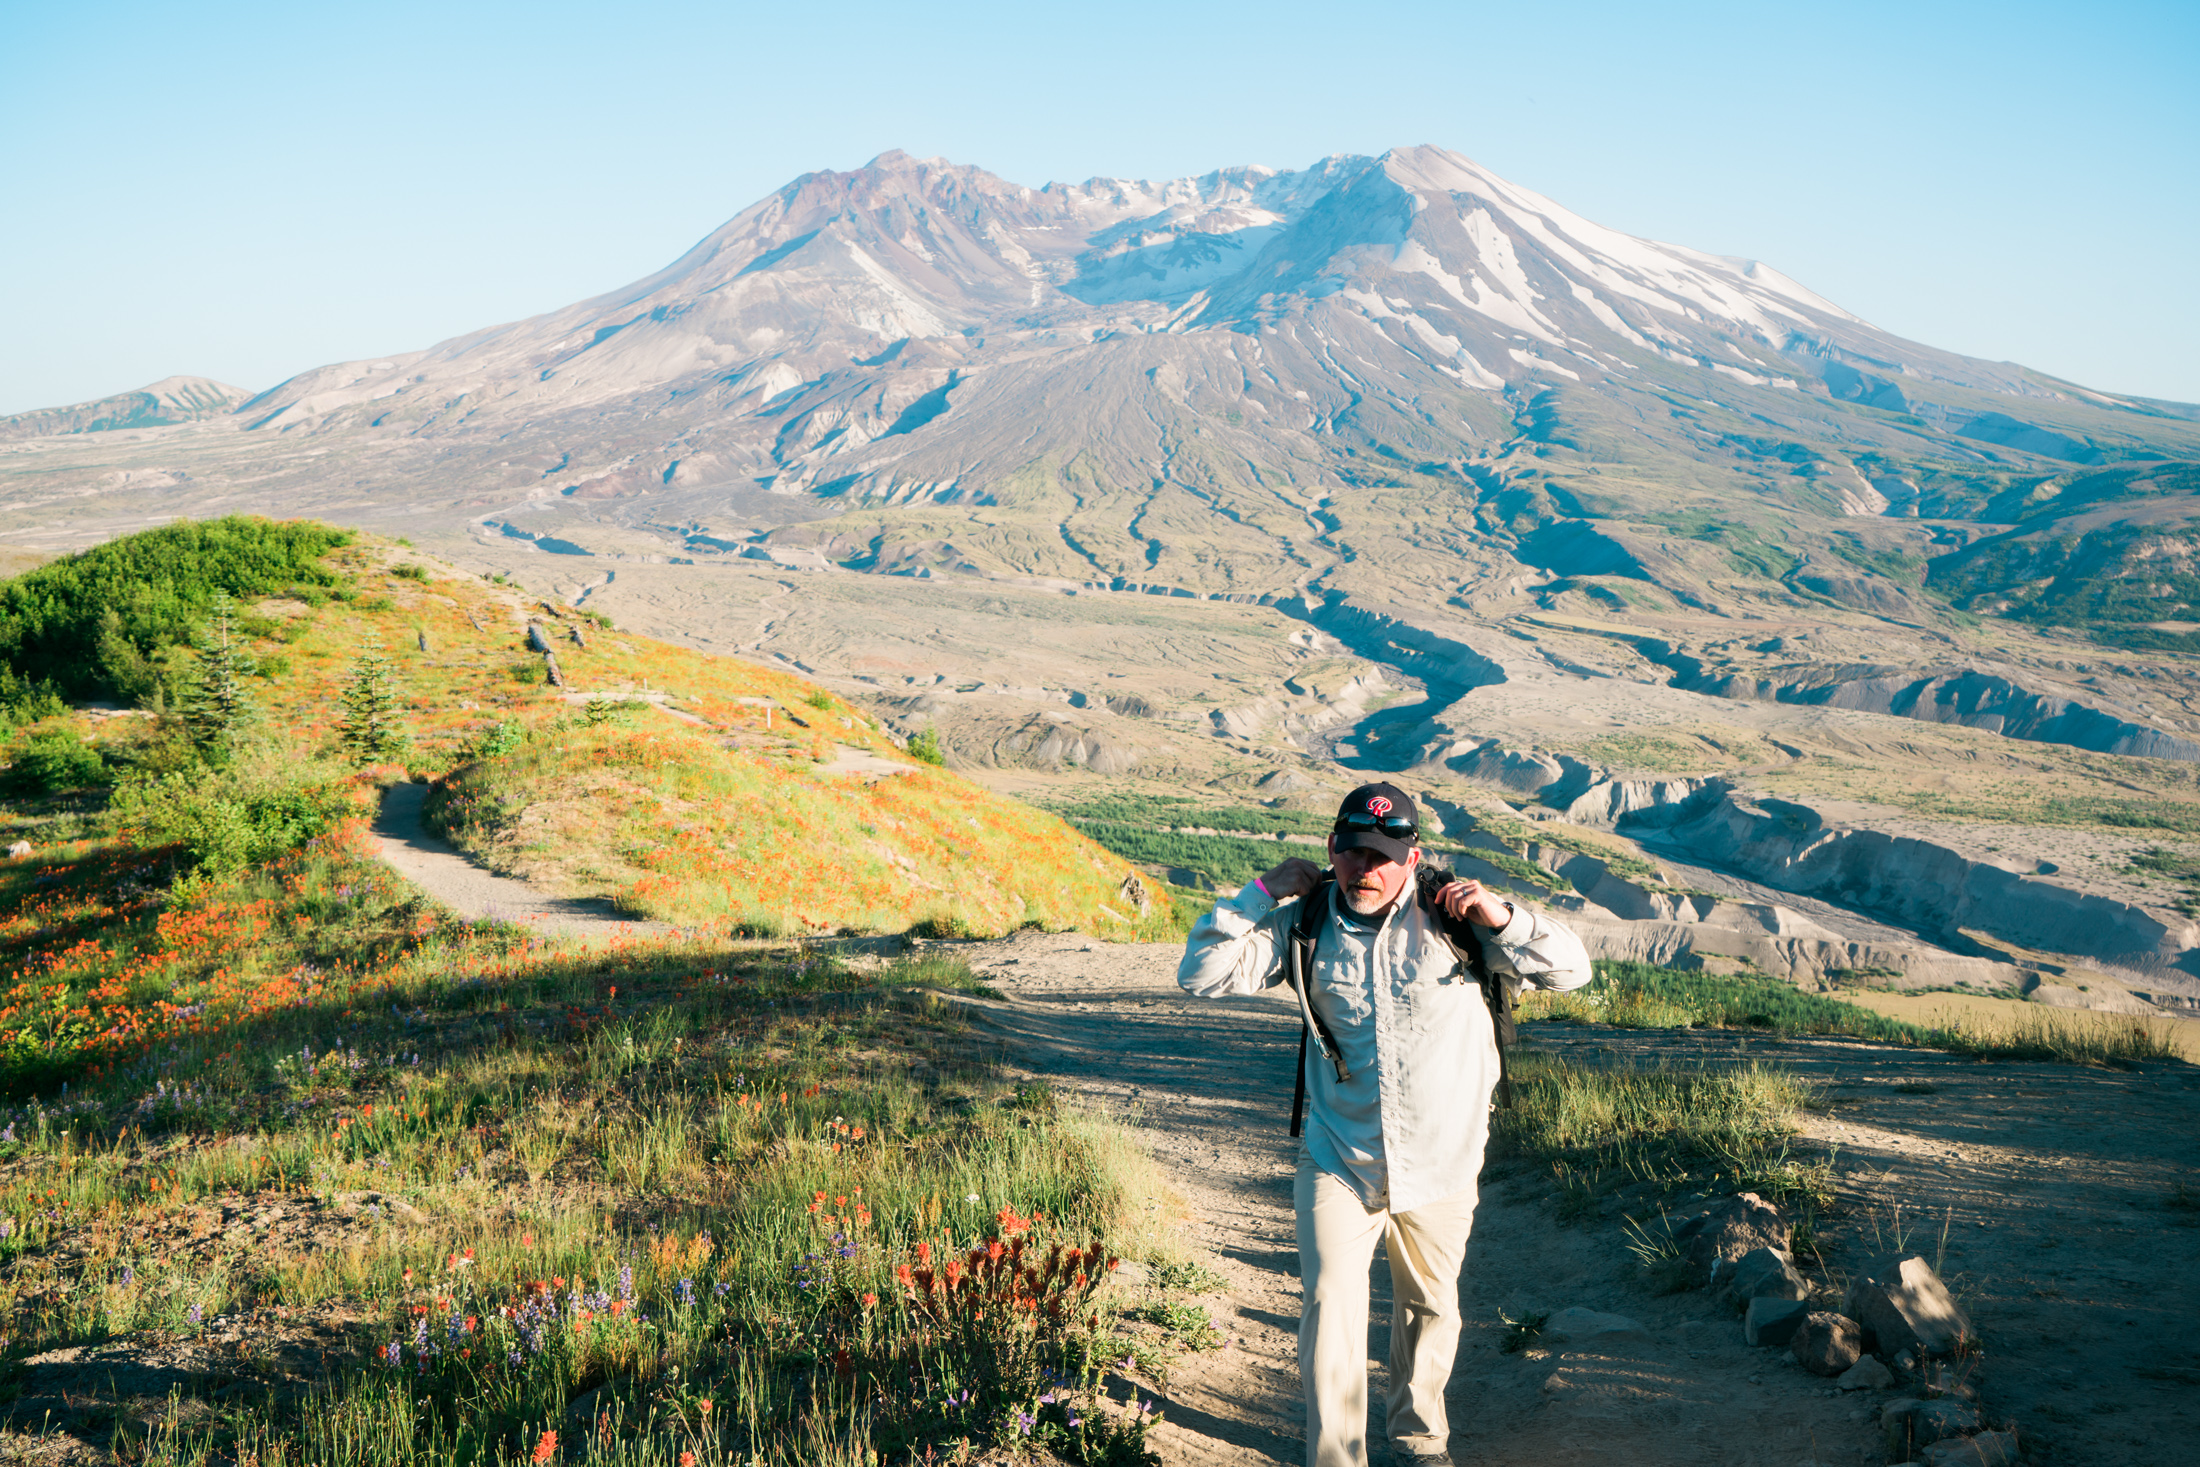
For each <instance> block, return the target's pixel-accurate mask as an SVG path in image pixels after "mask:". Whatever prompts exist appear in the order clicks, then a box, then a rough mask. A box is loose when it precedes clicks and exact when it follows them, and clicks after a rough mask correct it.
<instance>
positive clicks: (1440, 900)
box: [1270, 862, 1513, 928]
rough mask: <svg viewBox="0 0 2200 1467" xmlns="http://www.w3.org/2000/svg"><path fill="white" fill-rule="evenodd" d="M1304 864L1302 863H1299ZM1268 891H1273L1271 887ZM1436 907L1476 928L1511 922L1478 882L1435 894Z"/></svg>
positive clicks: (1458, 883) (1509, 910)
mask: <svg viewBox="0 0 2200 1467" xmlns="http://www.w3.org/2000/svg"><path fill="white" fill-rule="evenodd" d="M1301 864H1302V865H1303V864H1304V863H1303V862H1302V863H1301ZM1270 890H1274V888H1273V887H1271V888H1270ZM1436 905H1438V906H1439V907H1442V908H1443V909H1444V911H1445V913H1446V914H1447V915H1449V916H1451V917H1453V918H1455V919H1458V920H1461V921H1466V922H1472V923H1473V924H1474V925H1475V926H1477V927H1491V928H1496V927H1503V926H1504V925H1505V924H1506V923H1507V922H1510V921H1511V920H1512V916H1513V914H1512V908H1511V907H1508V906H1506V905H1505V904H1504V903H1503V902H1501V901H1499V900H1498V899H1497V897H1496V895H1495V894H1494V893H1492V892H1491V891H1490V890H1489V889H1488V888H1486V887H1484V886H1483V885H1482V883H1481V882H1479V881H1454V882H1452V883H1451V884H1450V885H1449V886H1447V887H1445V888H1443V890H1441V891H1439V892H1437V893H1436Z"/></svg>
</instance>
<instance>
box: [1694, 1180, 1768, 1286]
mask: <svg viewBox="0 0 2200 1467" xmlns="http://www.w3.org/2000/svg"><path fill="white" fill-rule="evenodd" d="M1673 1241H1674V1242H1675V1243H1678V1244H1679V1245H1680V1247H1681V1250H1682V1254H1681V1256H1682V1258H1683V1259H1684V1260H1685V1262H1686V1264H1687V1268H1688V1280H1689V1282H1690V1283H1692V1284H1694V1285H1696V1286H1697V1287H1699V1288H1700V1287H1702V1286H1703V1285H1704V1284H1707V1283H1709V1282H1710V1281H1711V1271H1712V1269H1713V1268H1715V1267H1716V1266H1717V1265H1718V1264H1719V1263H1721V1262H1722V1261H1724V1262H1732V1261H1733V1260H1736V1259H1739V1258H1741V1257H1742V1256H1743V1255H1744V1254H1746V1253H1753V1252H1755V1251H1756V1250H1757V1249H1759V1248H1776V1249H1778V1250H1779V1251H1781V1252H1782V1253H1785V1252H1786V1251H1787V1245H1788V1223H1787V1219H1786V1218H1784V1217H1782V1216H1780V1209H1779V1208H1777V1207H1774V1206H1773V1205H1772V1204H1771V1203H1769V1202H1767V1201H1765V1200H1764V1199H1763V1198H1762V1197H1759V1196H1758V1195H1757V1194H1756V1193H1754V1192H1743V1193H1741V1194H1739V1195H1737V1196H1734V1197H1729V1198H1728V1199H1726V1201H1724V1202H1721V1203H1719V1204H1718V1205H1717V1206H1715V1207H1713V1208H1712V1209H1711V1210H1710V1211H1708V1212H1704V1213H1701V1214H1699V1215H1697V1216H1695V1217H1692V1218H1690V1219H1689V1220H1688V1221H1687V1222H1684V1223H1682V1224H1681V1225H1680V1226H1679V1227H1677V1228H1675V1229H1674V1230H1673Z"/></svg>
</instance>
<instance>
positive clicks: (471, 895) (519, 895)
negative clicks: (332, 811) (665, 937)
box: [374, 784, 672, 938]
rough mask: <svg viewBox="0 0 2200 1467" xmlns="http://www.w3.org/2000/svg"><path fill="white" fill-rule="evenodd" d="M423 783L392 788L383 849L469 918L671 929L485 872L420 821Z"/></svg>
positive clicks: (570, 927) (590, 932)
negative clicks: (435, 835) (431, 833)
mask: <svg viewBox="0 0 2200 1467" xmlns="http://www.w3.org/2000/svg"><path fill="white" fill-rule="evenodd" d="M427 801H428V787H427V786H426V785H424V784H399V785H392V786H391V787H390V788H389V790H388V792H387V793H385V794H384V795H383V796H382V809H381V812H380V814H378V815H377V816H376V817H375V821H374V839H375V845H376V847H377V848H378V854H379V855H380V856H381V858H382V859H383V860H384V861H385V862H387V863H388V864H389V866H390V867H391V869H393V870H394V871H396V872H397V874H398V875H400V876H402V877H404V878H405V879H406V880H407V881H410V882H411V883H412V884H413V885H415V886H417V887H419V888H420V889H421V890H422V891H424V892H426V893H427V894H428V895H429V896H431V897H434V898H435V899H436V900H437V901H439V902H441V903H442V904H443V905H444V906H446V907H449V908H450V909H451V910H452V911H454V912H456V913H458V914H459V915H460V916H462V917H464V918H466V919H467V920H468V921H469V922H481V921H489V920H494V921H499V922H513V923H517V924H519V925H520V926H523V927H529V928H533V929H535V930H537V931H541V932H546V933H556V934H558V935H559V936H561V937H579V938H612V937H620V936H629V935H638V934H642V933H662V932H670V931H671V930H672V929H671V927H670V926H669V925H668V924H666V923H663V922H637V921H634V920H633V919H632V918H629V917H622V916H620V915H619V914H618V913H617V912H616V911H615V910H613V908H612V906H611V904H610V903H609V902H605V901H597V900H589V899H581V898H573V897H560V896H552V895H551V894H550V893H548V892H546V891H543V890H541V889H540V888H539V887H535V886H530V885H529V884H528V883H526V882H524V881H515V880H513V879H512V878H511V877H509V876H497V875H495V874H493V873H491V872H488V871H484V870H482V869H481V868H480V867H479V866H476V865H475V864H474V863H473V862H472V861H470V860H468V859H467V858H466V857H465V855H464V854H463V853H462V852H460V851H459V850H458V849H457V848H456V847H454V846H451V845H449V844H447V843H445V842H443V841H440V840H437V839H436V838H435V837H434V836H432V835H430V834H429V833H428V830H427V827H426V826H425V825H424V824H423V823H422V822H421V818H420V817H421V811H422V809H423V808H424V807H425V806H426V804H427Z"/></svg>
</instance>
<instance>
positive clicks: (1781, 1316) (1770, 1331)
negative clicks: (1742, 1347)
mask: <svg viewBox="0 0 2200 1467" xmlns="http://www.w3.org/2000/svg"><path fill="white" fill-rule="evenodd" d="M1809 1314H1810V1305H1809V1304H1808V1303H1807V1302H1805V1301H1804V1300H1801V1299H1773V1298H1757V1299H1752V1300H1750V1301H1749V1312H1748V1314H1746V1315H1745V1316H1743V1319H1742V1338H1743V1339H1745V1340H1747V1341H1749V1343H1751V1344H1752V1345H1773V1346H1778V1345H1784V1344H1787V1343H1788V1342H1789V1341H1790V1340H1793V1339H1794V1338H1795V1331H1796V1330H1797V1329H1799V1328H1801V1327H1802V1323H1803V1320H1804V1319H1805V1318H1806V1317H1808V1316H1809Z"/></svg>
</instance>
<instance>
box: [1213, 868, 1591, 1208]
mask: <svg viewBox="0 0 2200 1467" xmlns="http://www.w3.org/2000/svg"><path fill="white" fill-rule="evenodd" d="M1328 891H1329V894H1330V901H1331V903H1332V906H1331V910H1330V918H1329V920H1328V921H1326V922H1324V923H1323V924H1322V928H1321V934H1320V936H1319V937H1318V938H1317V939H1316V941H1315V945H1314V961H1313V965H1312V973H1311V975H1310V977H1309V980H1308V984H1307V989H1308V991H1307V997H1308V999H1309V1000H1310V1001H1311V1002H1312V1004H1313V1007H1314V1010H1315V1012H1317V1013H1318V1014H1320V1015H1321V1018H1322V1020H1323V1022H1324V1023H1326V1024H1327V1025H1328V1026H1329V1032H1330V1035H1331V1036H1332V1038H1333V1039H1334V1040H1335V1042H1336V1045H1337V1048H1338V1050H1339V1052H1340V1053H1341V1054H1342V1055H1343V1056H1344V1061H1345V1067H1346V1068H1347V1069H1348V1070H1350V1071H1351V1073H1352V1078H1351V1080H1350V1081H1348V1082H1345V1083H1342V1084H1340V1083H1339V1082H1338V1080H1337V1073H1336V1069H1335V1067H1334V1066H1332V1065H1331V1064H1330V1063H1329V1062H1328V1061H1327V1060H1325V1059H1323V1058H1322V1057H1321V1055H1320V1053H1319V1052H1318V1051H1317V1050H1316V1049H1315V1048H1314V1046H1312V1045H1309V1046H1308V1047H1307V1053H1306V1090H1307V1098H1308V1101H1309V1102H1310V1103H1309V1106H1308V1110H1307V1118H1306V1149H1307V1151H1308V1153H1309V1154H1310V1155H1311V1156H1312V1157H1313V1159H1314V1164H1315V1165H1316V1166H1319V1167H1320V1168H1321V1169H1322V1170H1323V1171H1325V1172H1328V1173H1329V1174H1331V1175H1332V1176H1335V1177H1337V1178H1338V1179H1340V1180H1341V1181H1343V1182H1344V1183H1345V1184H1346V1185H1348V1186H1350V1187H1351V1188H1352V1189H1353V1191H1355V1192H1356V1193H1358V1194H1359V1197H1360V1200H1361V1201H1362V1202H1365V1203H1366V1204H1367V1205H1368V1206H1369V1207H1388V1208H1389V1209H1390V1210H1391V1211H1393V1212H1410V1211H1412V1210H1413V1209H1414V1208H1416V1207H1418V1206H1420V1205H1422V1204H1423V1203H1426V1202H1434V1201H1437V1200H1439V1199H1441V1198H1445V1197H1449V1196H1451V1195H1453V1194H1454V1193H1457V1192H1461V1191H1464V1190H1465V1189H1467V1188H1468V1187H1471V1186H1473V1185H1474V1183H1475V1180H1476V1178H1477V1177H1479V1176H1480V1175H1481V1171H1482V1152H1483V1148H1484V1146H1485V1145H1486V1144H1487V1142H1488V1140H1489V1130H1490V1097H1491V1095H1492V1094H1493V1093H1494V1092H1495V1091H1496V1089H1497V1079H1498V1061H1497V1033H1496V1028H1495V1026H1494V1024H1493V1023H1492V1021H1491V1019H1490V1011H1489V1006H1488V1001H1487V1000H1486V999H1485V998H1484V997H1483V995H1482V988H1481V985H1480V984H1478V983H1476V982H1475V981H1474V978H1473V976H1472V975H1471V974H1469V973H1467V972H1466V971H1464V969H1463V968H1462V966H1461V965H1460V963H1459V961H1458V960H1457V958H1456V957H1455V956H1454V955H1453V953H1452V950H1451V945H1450V944H1449V943H1447V942H1445V941H1444V937H1443V934H1442V933H1440V932H1439V931H1437V930H1436V926H1435V924H1434V923H1433V922H1431V921H1430V920H1429V917H1428V914H1427V913H1425V912H1423V911H1422V910H1421V907H1420V904H1419V903H1418V902H1417V901H1416V900H1415V899H1414V893H1413V888H1412V887H1410V886H1409V887H1407V888H1406V892H1405V895H1404V896H1403V897H1401V898H1400V900H1399V901H1398V903H1397V905H1396V906H1394V907H1393V908H1392V909H1391V910H1390V911H1389V912H1388V913H1387V914H1385V916H1384V918H1383V920H1382V922H1381V924H1380V925H1379V926H1366V925H1362V924H1361V923H1358V922H1350V921H1345V920H1342V919H1341V917H1340V916H1339V909H1338V907H1337V905H1336V904H1337V903H1338V902H1339V901H1340V898H1339V896H1338V893H1337V888H1336V887H1335V886H1334V885H1331V886H1330V887H1329V888H1328ZM1298 913H1299V903H1298V899H1297V898H1293V899H1291V900H1290V901H1287V902H1283V903H1280V904H1279V903H1277V902H1276V901H1275V900H1274V899H1273V898H1271V897H1270V896H1269V895H1268V893H1267V892H1266V891H1264V890H1262V889H1261V887H1260V886H1259V885H1258V884H1257V883H1254V882H1247V883H1246V884H1245V886H1244V887H1243V888H1242V889H1241V890H1240V891H1239V892H1238V894H1237V895H1236V896H1235V897H1233V898H1231V899H1230V900H1229V901H1226V902H1222V903H1219V904H1218V905H1217V906H1216V907H1215V909H1214V910H1213V911H1212V912H1209V913H1208V914H1207V915H1206V916H1205V917H1202V918H1201V919H1200V920H1199V925H1198V926H1196V927H1194V928H1193V929H1192V935H1191V938H1190V940H1189V941H1188V942H1186V943H1185V945H1184V961H1183V962H1182V963H1181V964H1180V965H1179V966H1178V968H1177V972H1176V979H1177V982H1178V983H1180V984H1182V985H1183V986H1184V988H1185V989H1186V991H1188V992H1190V993H1193V994H1195V995H1197V996H1199V997H1201V998H1215V997H1219V996H1222V995H1225V994H1247V993H1258V992H1260V991H1261V990H1263V989H1266V988H1272V987H1275V986H1276V985H1278V984H1280V983H1282V982H1283V981H1284V958H1285V954H1286V950H1287V948H1288V946H1289V944H1290V940H1291V924H1292V923H1293V922H1294V921H1296V920H1297V917H1298ZM1481 935H1482V950H1483V954H1484V956H1485V957H1486V958H1487V959H1488V962H1489V967H1490V972H1491V973H1492V974H1493V975H1495V976H1497V977H1498V978H1499V980H1500V981H1503V982H1506V983H1508V984H1509V985H1510V986H1511V988H1512V991H1513V992H1514V993H1516V994H1517V993H1518V992H1519V991H1520V989H1521V988H1522V987H1524V986H1526V985H1527V984H1531V983H1532V984H1534V985H1535V986H1536V987H1538V988H1546V989H1554V990H1556V989H1568V988H1579V987H1580V986H1581V985H1582V984H1584V983H1587V982H1588V981H1589V976H1590V975H1589V955H1588V953H1587V952H1586V951H1584V950H1583V948H1582V946H1581V939H1580V938H1578V937H1576V936H1574V934H1573V933H1572V932H1571V931H1569V930H1568V929H1567V928H1566V927H1565V926H1564V925H1562V924H1561V923H1559V922H1558V921H1557V920H1556V919H1554V918H1552V917H1550V916H1548V915H1546V914H1545V913H1542V912H1537V911H1534V910H1531V909H1529V908H1526V907H1515V908H1514V909H1513V915H1512V920H1511V921H1510V922H1507V923H1506V924H1505V926H1504V927H1503V928H1501V929H1499V930H1497V931H1494V932H1493V931H1491V930H1489V929H1488V928H1483V929H1481Z"/></svg>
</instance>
